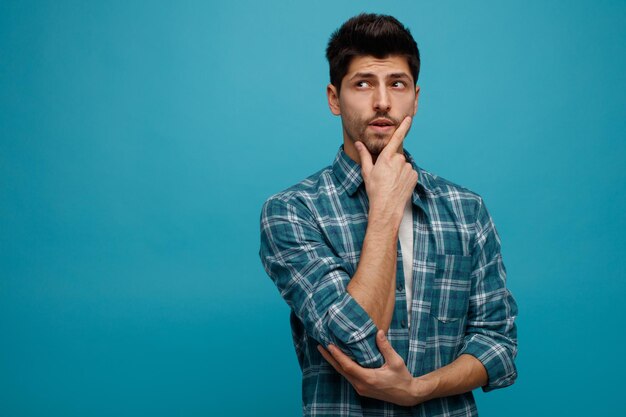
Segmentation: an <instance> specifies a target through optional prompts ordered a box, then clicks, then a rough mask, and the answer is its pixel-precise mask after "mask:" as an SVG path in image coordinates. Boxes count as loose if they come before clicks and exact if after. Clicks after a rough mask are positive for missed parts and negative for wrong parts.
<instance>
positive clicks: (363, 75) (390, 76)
mask: <svg viewBox="0 0 626 417" xmlns="http://www.w3.org/2000/svg"><path fill="white" fill-rule="evenodd" d="M355 78H365V79H371V78H376V75H374V73H372V72H357V73H355V74H354V75H353V76H352V77H350V80H354V79H355ZM386 78H388V79H392V80H398V79H401V78H406V79H410V78H411V77H409V75H408V74H407V73H405V72H393V73H391V74H388V75H387V77H386Z"/></svg>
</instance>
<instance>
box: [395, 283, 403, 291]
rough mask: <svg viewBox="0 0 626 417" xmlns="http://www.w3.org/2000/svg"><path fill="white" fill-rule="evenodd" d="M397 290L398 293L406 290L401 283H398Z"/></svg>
mask: <svg viewBox="0 0 626 417" xmlns="http://www.w3.org/2000/svg"><path fill="white" fill-rule="evenodd" d="M396 288H397V289H398V291H402V290H403V289H404V285H402V283H401V282H398V285H397V286H396Z"/></svg>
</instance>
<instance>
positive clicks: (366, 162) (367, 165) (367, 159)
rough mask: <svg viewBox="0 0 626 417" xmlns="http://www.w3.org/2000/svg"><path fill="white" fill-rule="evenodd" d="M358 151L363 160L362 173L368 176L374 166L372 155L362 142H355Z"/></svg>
mask: <svg viewBox="0 0 626 417" xmlns="http://www.w3.org/2000/svg"><path fill="white" fill-rule="evenodd" d="M354 146H355V147H356V150H357V151H358V152H359V158H360V159H361V171H362V172H363V173H364V174H365V175H367V174H369V172H370V171H371V170H372V167H373V166H374V164H373V162H372V155H370V152H369V151H368V150H367V147H366V146H365V145H363V143H362V142H354Z"/></svg>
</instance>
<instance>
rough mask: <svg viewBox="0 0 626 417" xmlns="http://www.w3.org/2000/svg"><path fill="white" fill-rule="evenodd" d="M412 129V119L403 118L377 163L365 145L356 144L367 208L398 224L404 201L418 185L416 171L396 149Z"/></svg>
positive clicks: (400, 146)
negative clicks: (392, 219)
mask: <svg viewBox="0 0 626 417" xmlns="http://www.w3.org/2000/svg"><path fill="white" fill-rule="evenodd" d="M410 126H411V118H410V117H408V116H407V117H405V118H404V120H402V123H400V126H398V128H397V129H396V131H395V132H394V133H393V135H392V136H391V139H390V140H389V143H387V145H386V146H385V148H384V149H383V150H382V152H381V153H380V155H378V158H377V159H376V164H374V163H373V162H372V155H371V154H370V153H369V151H368V150H367V148H366V147H365V145H363V144H362V143H361V142H355V144H354V145H355V147H356V149H357V151H358V152H359V157H360V159H361V173H362V174H363V181H364V182H365V190H366V192H367V196H368V198H369V200H370V209H371V210H373V212H374V213H380V215H381V216H382V218H385V219H386V218H390V217H391V218H394V219H396V220H397V222H398V225H399V222H400V220H401V219H402V213H403V212H404V207H405V205H406V202H407V200H408V199H409V197H410V196H411V194H412V193H413V189H414V188H415V185H416V184H417V172H416V171H415V170H414V169H413V166H412V165H411V164H410V163H409V162H407V161H406V158H405V156H404V155H403V154H402V153H398V150H399V149H401V148H402V142H403V141H404V137H405V136H406V134H407V132H408V130H409V127H410Z"/></svg>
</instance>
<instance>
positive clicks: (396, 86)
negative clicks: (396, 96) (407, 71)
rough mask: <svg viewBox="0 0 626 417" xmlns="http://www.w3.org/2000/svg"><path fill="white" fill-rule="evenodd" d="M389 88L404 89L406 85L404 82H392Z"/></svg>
mask: <svg viewBox="0 0 626 417" xmlns="http://www.w3.org/2000/svg"><path fill="white" fill-rule="evenodd" d="M391 86H392V87H393V88H405V87H406V83H405V82H404V81H394V82H393V83H392V84H391Z"/></svg>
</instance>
